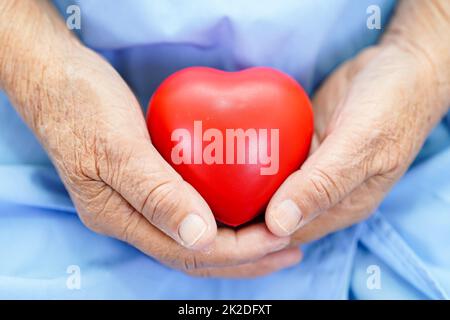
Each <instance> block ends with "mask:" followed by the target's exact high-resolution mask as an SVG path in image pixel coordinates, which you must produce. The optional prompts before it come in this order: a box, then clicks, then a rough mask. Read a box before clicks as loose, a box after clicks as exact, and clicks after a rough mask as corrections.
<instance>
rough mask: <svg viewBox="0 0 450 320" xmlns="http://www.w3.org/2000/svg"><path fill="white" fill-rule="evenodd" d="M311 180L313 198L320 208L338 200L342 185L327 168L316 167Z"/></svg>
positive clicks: (327, 206) (325, 207)
mask: <svg viewBox="0 0 450 320" xmlns="http://www.w3.org/2000/svg"><path fill="white" fill-rule="evenodd" d="M310 182H311V186H312V189H311V192H312V194H311V198H312V200H313V201H314V202H315V205H316V206H317V207H318V208H319V210H325V209H327V208H329V207H330V206H332V205H333V204H334V203H335V202H337V201H338V200H339V199H340V197H341V195H342V194H343V192H342V189H343V188H342V187H341V186H340V184H339V183H338V182H337V179H336V178H333V177H332V176H331V175H330V174H328V173H327V172H326V171H325V170H322V169H320V168H315V169H314V170H313V171H312V173H311V176H310Z"/></svg>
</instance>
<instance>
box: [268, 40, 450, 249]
mask: <svg viewBox="0 0 450 320" xmlns="http://www.w3.org/2000/svg"><path fill="white" fill-rule="evenodd" d="M431 48H432V50H433V49H435V48H433V47H431ZM444 56H445V55H444ZM446 59H448V58H446ZM436 61H439V60H438V59H437V57H436V56H435V55H433V54H430V55H428V52H427V50H426V49H422V48H421V47H416V46H415V45H414V43H412V42H407V41H406V39H405V38H400V39H399V38H396V37H394V39H391V38H386V41H384V42H383V43H382V44H380V45H379V46H377V47H373V48H369V49H366V50H364V51H363V52H362V53H360V54H359V55H358V56H357V57H356V58H355V59H353V60H351V61H349V62H347V63H345V64H344V65H343V66H341V67H340V68H338V69H337V71H336V72H334V74H332V75H331V77H330V78H329V79H327V81H326V82H325V84H324V85H323V86H322V88H321V89H320V90H319V91H318V93H317V95H316V96H315V99H314V101H313V104H314V112H315V136H314V139H313V146H312V150H311V155H310V157H309V158H308V159H307V161H306V162H305V163H304V164H303V166H302V167H301V169H300V170H299V171H297V172H295V173H293V174H292V175H291V176H290V177H288V179H287V180H286V181H285V182H284V183H283V185H282V186H281V187H280V188H279V190H278V191H277V192H276V194H275V195H274V196H273V198H272V199H271V201H270V203H269V206H268V208H267V211H266V223H267V226H268V228H269V229H270V230H271V231H272V232H273V233H274V234H276V235H278V236H287V235H292V239H293V243H304V242H308V241H311V240H315V239H318V238H320V237H322V236H325V235H326V234H328V233H330V232H333V231H336V230H338V229H341V228H344V227H347V226H349V225H352V224H354V223H356V222H358V221H360V220H363V219H365V218H367V217H368V216H369V215H370V214H371V213H372V212H373V211H374V209H375V208H376V207H377V206H378V204H379V203H380V202H381V201H382V199H383V198H384V197H385V195H386V193H387V192H388V190H389V189H390V188H391V187H392V185H393V184H394V183H395V182H396V181H397V180H398V179H399V178H400V177H401V176H402V175H403V174H404V173H405V171H406V170H407V168H408V166H409V165H410V164H411V162H412V161H413V159H414V158H415V156H416V155H417V153H418V151H419V150H420V148H421V146H422V144H423V142H424V140H425V138H426V137H427V135H428V134H429V132H430V130H431V129H432V128H433V126H434V125H435V124H436V123H437V122H438V121H439V119H441V117H442V116H443V114H444V113H445V112H446V111H447V110H448V105H449V102H450V101H449V98H450V95H449V92H450V91H448V88H449V87H450V86H449V79H448V75H449V74H450V68H449V64H448V63H447V61H448V60H444V61H442V62H443V63H442V64H441V63H436Z"/></svg>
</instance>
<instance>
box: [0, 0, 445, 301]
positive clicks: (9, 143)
mask: <svg viewBox="0 0 450 320" xmlns="http://www.w3.org/2000/svg"><path fill="white" fill-rule="evenodd" d="M73 3H76V4H78V5H79V6H80V8H81V13H82V21H81V23H82V25H81V27H82V28H81V31H80V32H79V36H80V38H81V39H82V40H83V41H84V42H85V43H86V44H87V45H88V46H90V47H92V48H94V49H95V50H97V51H99V52H100V53H102V54H103V55H104V56H105V57H106V58H107V59H108V60H109V61H110V62H111V63H112V64H113V65H114V67H115V68H116V69H117V70H118V71H119V72H120V73H121V74H122V76H123V77H124V78H125V79H126V80H127V82H128V83H129V84H130V86H131V88H132V89H133V91H134V92H135V93H136V95H137V96H138V98H139V100H140V101H141V103H142V105H143V107H144V108H145V106H146V104H147V102H148V100H149V98H150V96H151V93H152V92H153V90H154V89H155V87H156V86H157V85H158V84H159V83H160V82H161V81H162V79H164V78H165V77H166V76H167V75H169V74H171V73H172V72H174V71H176V70H178V69H180V68H183V67H187V66H191V65H207V66H212V67H217V68H221V69H226V70H237V69H241V68H246V67H251V66H256V65H266V66H272V67H276V68H279V69H281V70H283V71H285V72H287V73H289V74H291V75H292V76H293V77H295V78H296V79H297V80H298V81H299V82H300V83H301V84H302V85H303V86H304V87H305V88H306V89H307V91H308V92H309V93H310V94H312V93H313V92H314V89H315V88H316V87H317V86H318V85H319V84H320V82H321V81H322V80H323V79H324V77H326V75H327V74H329V73H330V72H331V71H332V70H333V69H334V68H335V67H336V66H337V65H338V64H339V63H341V62H343V61H345V60H346V59H348V58H350V57H351V56H353V55H354V54H356V52H358V51H359V50H361V49H362V48H363V47H365V46H368V45H370V44H373V43H374V42H376V40H377V39H378V37H379V36H380V34H381V31H379V30H369V29H367V28H366V19H367V14H366V8H367V7H368V6H369V5H372V4H376V5H379V6H380V8H381V13H382V22H383V25H384V24H386V23H387V22H388V20H389V16H390V14H391V11H392V8H393V7H394V5H395V3H394V2H393V1H390V0H377V1H376V0H361V1H350V0H334V1H317V0H306V1H298V0H289V1H261V0H258V1H257V0H248V1H242V0H239V1H238V0H235V1H218V0H217V1H211V0H209V1H207V0H201V1H144V0H142V1H138V0H135V1H113V2H112V1H105V0H96V1H87V0H80V1H63V0H58V1H56V4H57V6H58V8H59V9H60V11H61V12H62V15H63V16H66V14H65V8H66V7H67V5H69V4H73ZM449 128H450V116H447V118H445V119H444V120H443V121H442V123H440V125H439V126H438V127H437V128H436V129H435V130H434V131H433V133H432V134H431V136H430V137H429V139H428V140H427V142H426V144H425V146H424V148H423V150H422V152H421V153H420V155H419V157H418V158H417V160H416V162H415V164H414V166H413V167H412V168H411V169H410V170H409V171H408V173H407V174H406V175H405V176H404V177H403V178H402V179H401V180H400V182H399V183H398V184H397V185H396V186H395V188H394V189H393V190H392V192H391V193H390V194H389V195H388V197H387V198H386V200H385V201H384V202H383V204H382V205H381V207H380V208H379V210H378V212H377V213H376V214H375V215H374V216H373V217H372V218H370V219H369V220H367V221H366V222H363V223H360V224H358V225H355V226H353V227H351V228H348V229H346V230H343V231H340V232H337V233H335V234H332V235H329V236H327V237H326V238H324V239H321V240H319V241H316V242H314V243H311V244H309V245H307V246H305V247H304V248H303V249H304V252H305V257H304V261H303V262H302V263H301V264H300V265H298V266H295V267H292V268H289V269H286V270H283V271H281V272H278V273H276V274H273V275H270V276H267V277H263V278H258V279H252V280H224V279H197V278H191V277H189V276H186V275H184V274H182V273H181V272H178V271H175V270H171V269H168V268H166V267H164V266H162V265H160V264H159V263H158V262H157V261H155V260H153V259H151V258H149V257H147V256H145V255H143V254H142V253H140V252H139V251H137V250H136V249H134V248H132V247H130V246H128V245H126V244H124V243H122V242H120V241H117V240H114V239H110V238H107V237H104V236H100V235H97V234H95V233H93V232H91V231H89V230H88V229H86V228H85V227H84V226H83V225H82V224H81V222H80V221H79V219H78V218H77V216H76V214H75V210H74V208H73V205H72V203H71V201H70V199H69V197H68V195H67V193H66V191H65V189H64V187H63V185H62V183H61V181H60V179H59V177H58V176H57V174H56V172H55V170H54V168H53V167H52V165H51V163H50V162H49V160H48V157H47V156H46V154H45V152H44V151H43V150H42V148H41V147H40V146H39V144H38V142H37V141H36V139H35V138H34V137H33V135H32V134H31V132H30V131H29V130H28V129H27V128H26V126H25V125H24V124H23V122H22V121H21V120H20V119H19V117H18V116H17V114H16V113H15V111H14V110H13V108H12V107H11V106H10V104H9V102H8V100H7V98H6V97H5V96H4V94H2V93H1V92H0V298H69V299H70V298H73V299H78V298H151V299H159V298H193V299H196V298H204V299H208V298H211V299H220V298H276V299H283V298H285V299H289V298H294V299H301V298H309V299H316V298H330V299H345V298H364V299H377V298H412V299H418V298H430V299H443V298H447V297H448V295H449V292H450V251H449V250H448V245H449V243H450V232H448V231H449V228H450V171H449V170H448V168H449V167H450V129H449ZM73 265H75V266H79V268H80V270H81V289H79V290H70V289H69V288H68V287H67V286H66V281H67V279H68V277H69V274H67V269H68V267H70V266H73ZM370 266H377V267H378V268H379V270H380V272H381V274H380V279H381V282H380V283H381V288H380V289H372V290H371V289H369V287H370V286H369V287H368V286H367V281H368V279H369V276H370V275H369V274H368V270H369V269H370ZM368 268H369V269H368Z"/></svg>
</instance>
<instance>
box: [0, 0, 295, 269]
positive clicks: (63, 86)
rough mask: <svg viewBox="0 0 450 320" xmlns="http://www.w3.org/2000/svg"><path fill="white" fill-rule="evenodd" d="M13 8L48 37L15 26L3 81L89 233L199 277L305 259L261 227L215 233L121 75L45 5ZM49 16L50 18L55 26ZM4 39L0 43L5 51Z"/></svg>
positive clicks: (0, 65) (1, 57) (2, 66)
mask: <svg viewBox="0 0 450 320" xmlns="http://www.w3.org/2000/svg"><path fill="white" fill-rule="evenodd" d="M14 6H19V8H15V9H18V10H15V12H16V15H17V14H18V15H19V17H18V18H17V17H16V18H17V21H34V22H35V23H36V24H39V23H41V24H42V25H41V26H40V30H41V32H43V34H45V35H46V37H48V38H44V39H40V40H42V41H40V42H38V43H37V44H33V41H31V40H30V39H26V38H24V37H26V35H27V27H29V26H27V25H24V26H22V28H18V32H17V34H16V35H17V37H11V38H12V39H14V40H13V41H14V42H13V43H9V42H8V45H5V46H3V47H4V48H8V49H5V51H2V52H0V84H1V85H2V86H3V87H4V88H5V90H6V92H7V93H8V95H9V97H10V98H11V100H12V101H13V103H14V105H15V106H16V108H17V109H18V111H19V113H20V114H21V115H22V117H23V118H24V120H25V121H26V122H27V123H28V125H29V126H30V127H31V128H32V130H33V131H34V132H35V134H36V135H37V137H38V138H39V140H40V141H41V143H42V144H43V145H44V147H45V148H46V150H47V152H48V153H49V155H50V157H51V159H52V161H53V163H54V165H55V167H56V169H57V170H58V172H59V175H60V177H61V178H62V180H63V182H64V184H65V186H66V188H67V190H68V192H69V194H70V196H71V198H72V200H73V202H74V204H75V206H76V209H77V212H78V214H79V216H80V218H81V220H82V221H83V222H84V223H85V224H86V225H87V226H88V227H89V228H90V229H92V230H94V231H96V232H99V233H102V234H106V235H109V236H113V237H115V238H118V239H121V240H123V241H126V242H128V243H130V244H132V245H133V246H135V247H136V248H138V249H140V250H141V251H143V252H144V253H146V254H148V255H150V256H152V257H154V258H155V259H157V260H159V261H161V262H162V263H164V264H166V265H168V266H171V267H174V268H177V269H180V270H183V271H185V272H187V273H190V274H194V275H202V276H228V277H238V276H258V275H263V274H266V273H270V272H273V271H275V270H278V269H281V268H283V267H287V266H290V265H292V264H295V263H297V262H298V261H299V259H300V251H299V250H298V249H291V248H288V249H284V250H283V248H285V247H286V246H287V245H288V244H289V239H288V238H286V237H285V238H278V237H276V236H274V235H272V234H271V233H270V232H269V231H268V230H267V228H266V226H265V225H264V224H255V225H252V226H249V227H246V228H243V229H241V230H239V231H234V230H232V229H226V228H223V229H219V230H218V231H217V226H216V223H215V220H214V217H213V215H212V213H211V210H210V209H209V207H208V205H207V204H206V202H205V201H204V200H203V199H202V197H201V196H200V195H199V194H198V193H197V192H196V191H195V190H194V189H193V188H192V187H191V186H190V185H189V184H188V183H186V182H185V181H183V179H182V178H181V177H180V176H179V175H178V174H177V173H176V172H175V171H174V170H173V169H172V168H171V167H170V166H169V165H168V164H167V163H166V162H165V161H164V160H163V159H162V157H161V156H160V155H159V154H158V152H157V151H156V150H155V149H154V147H153V146H152V144H151V142H150V138H149V135H148V132H147V128H146V125H145V121H144V117H143V114H142V111H141V109H140V107H139V104H138V102H137V101H136V99H135V97H134V96H133V94H132V92H131V91H130V89H129V88H128V86H127V85H126V84H125V82H124V81H123V80H122V78H121V77H120V76H119V75H118V74H117V72H116V71H115V70H114V69H113V68H112V67H111V66H110V65H109V64H108V63H107V62H106V61H104V60H103V59H101V58H100V57H99V56H98V55H97V54H95V53H94V52H92V51H90V50H89V49H87V48H85V47H83V46H82V45H81V44H80V43H78V41H76V40H75V39H73V38H71V37H70V36H69V35H68V34H65V33H64V29H65V26H64V24H63V23H62V22H61V21H60V20H59V19H58V17H57V16H56V14H55V13H54V12H53V11H52V10H51V8H50V7H49V6H48V5H47V4H46V3H44V2H36V3H35V2H32V1H29V2H26V3H25V2H16V3H15V5H13V6H12V7H14ZM22 6H24V7H26V6H30V7H28V8H27V9H28V10H23V11H21V10H20V9H21V8H22V9H23V7H22ZM6 9H8V7H7V8H6ZM9 9H11V8H9ZM44 9H45V10H44ZM41 11H42V12H41ZM17 12H18V13H17ZM21 13H23V14H25V15H36V16H32V17H29V16H20V14H21ZM43 15H50V18H51V19H54V20H53V21H52V24H51V25H50V28H48V27H49V26H48V25H47V24H48V23H49V20H48V18H46V19H42V16H43ZM2 18H3V17H2ZM0 20H2V19H0ZM58 28H59V29H58ZM45 30H47V31H48V32H45ZM59 30H61V31H59ZM1 31H2V28H1V25H0V35H1ZM55 32H56V34H53V33H55ZM2 39H3V40H2ZM7 39H8V37H6V38H2V37H0V47H2V41H4V42H7ZM55 39H56V40H58V41H59V42H54V40H55ZM41 43H43V44H41ZM3 44H4V43H3ZM16 44H17V46H18V47H15V45H16ZM22 48H26V50H25V51H23V52H22V51H20V50H21V49H22ZM16 50H19V51H16ZM18 53H20V54H18Z"/></svg>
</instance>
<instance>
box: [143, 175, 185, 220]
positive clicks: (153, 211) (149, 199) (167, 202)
mask: <svg viewBox="0 0 450 320" xmlns="http://www.w3.org/2000/svg"><path fill="white" fill-rule="evenodd" d="M180 207H181V197H180V191H179V183H178V182H175V181H172V180H166V181H162V182H160V183H158V184H156V185H155V186H154V187H153V188H152V189H151V190H150V192H149V193H148V194H147V196H146V197H145V198H144V201H143V203H142V206H141V212H143V213H145V214H146V215H147V217H148V218H149V219H150V221H152V222H153V223H156V224H158V223H161V222H163V221H165V220H166V219H167V217H168V216H170V215H173V214H174V213H175V212H177V211H179V209H180Z"/></svg>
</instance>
